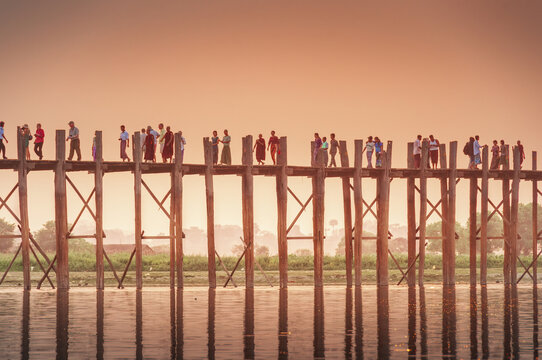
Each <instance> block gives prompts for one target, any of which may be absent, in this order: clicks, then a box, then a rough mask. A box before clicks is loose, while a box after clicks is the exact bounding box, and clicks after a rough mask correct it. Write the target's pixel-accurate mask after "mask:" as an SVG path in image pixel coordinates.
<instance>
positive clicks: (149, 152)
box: [141, 126, 156, 162]
mask: <svg viewBox="0 0 542 360" xmlns="http://www.w3.org/2000/svg"><path fill="white" fill-rule="evenodd" d="M155 139H156V137H155V136H154V135H153V134H152V128H151V127H150V126H147V136H145V143H144V145H143V146H142V147H141V149H143V147H144V148H145V156H144V160H145V162H149V161H152V162H155V161H156V157H155V151H154V150H155V149H156V145H155V143H156V141H155Z"/></svg>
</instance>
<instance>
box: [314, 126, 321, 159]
mask: <svg viewBox="0 0 542 360" xmlns="http://www.w3.org/2000/svg"><path fill="white" fill-rule="evenodd" d="M321 147H322V139H321V138H320V135H319V134H318V133H314V153H313V160H314V163H315V164H318V160H320V158H319V156H318V154H319V153H320V148H321Z"/></svg>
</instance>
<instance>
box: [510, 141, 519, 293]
mask: <svg viewBox="0 0 542 360" xmlns="http://www.w3.org/2000/svg"><path fill="white" fill-rule="evenodd" d="M513 154H514V155H513V156H514V177H513V179H512V199H511V207H510V216H511V218H510V239H509V241H510V247H511V250H510V281H511V282H512V283H513V284H515V283H516V281H517V278H518V274H517V264H516V263H517V255H518V254H517V252H518V210H519V182H520V180H519V171H520V169H521V165H520V156H521V155H520V153H519V148H518V147H517V146H514V153H513Z"/></svg>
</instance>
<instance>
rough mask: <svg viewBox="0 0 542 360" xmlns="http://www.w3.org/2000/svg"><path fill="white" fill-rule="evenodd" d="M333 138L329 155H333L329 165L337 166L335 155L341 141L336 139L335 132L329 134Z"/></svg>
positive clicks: (330, 142)
mask: <svg viewBox="0 0 542 360" xmlns="http://www.w3.org/2000/svg"><path fill="white" fill-rule="evenodd" d="M329 137H330V138H331V140H330V141H329V145H330V146H329V155H331V161H330V162H329V167H332V166H334V167H337V162H336V161H335V155H337V150H338V149H339V142H338V141H337V139H335V133H331V134H330V135H329Z"/></svg>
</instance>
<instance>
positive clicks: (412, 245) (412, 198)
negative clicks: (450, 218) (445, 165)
mask: <svg viewBox="0 0 542 360" xmlns="http://www.w3.org/2000/svg"><path fill="white" fill-rule="evenodd" d="M413 150H414V143H412V142H409V143H408V144H407V167H408V168H409V169H413V168H414V157H413V156H412V152H413ZM415 181H416V180H415V178H414V177H412V176H410V177H408V178H407V228H408V230H407V243H408V264H409V267H410V270H409V272H408V273H407V283H408V285H409V286H415V285H416V264H415V262H416V259H417V252H416V192H415V189H414V186H415Z"/></svg>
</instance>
